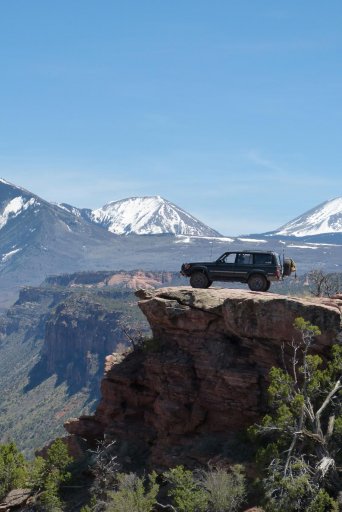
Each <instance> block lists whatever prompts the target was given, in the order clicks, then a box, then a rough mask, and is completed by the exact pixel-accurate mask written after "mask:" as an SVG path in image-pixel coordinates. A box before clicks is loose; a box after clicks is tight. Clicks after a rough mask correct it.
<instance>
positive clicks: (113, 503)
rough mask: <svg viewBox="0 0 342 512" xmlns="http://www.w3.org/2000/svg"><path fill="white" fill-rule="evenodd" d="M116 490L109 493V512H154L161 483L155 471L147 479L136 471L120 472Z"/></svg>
mask: <svg viewBox="0 0 342 512" xmlns="http://www.w3.org/2000/svg"><path fill="white" fill-rule="evenodd" d="M117 478H118V484H117V490H116V491H115V492H111V493H109V497H110V502H109V504H108V507H107V509H106V510H107V511H108V512H152V511H153V509H154V505H155V504H156V501H157V494H158V491H159V485H158V484H157V482H156V479H157V474H156V473H155V472H153V473H151V474H150V475H149V476H148V482H146V479H144V478H139V477H138V476H137V475H136V474H134V473H129V474H124V473H118V475H117Z"/></svg>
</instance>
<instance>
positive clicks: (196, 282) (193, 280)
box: [190, 272, 211, 288]
mask: <svg viewBox="0 0 342 512" xmlns="http://www.w3.org/2000/svg"><path fill="white" fill-rule="evenodd" d="M190 284H191V286H192V287H193V288H209V286H210V285H211V281H209V279H208V278H207V276H206V275H205V274H203V272H194V273H193V274H191V276H190Z"/></svg>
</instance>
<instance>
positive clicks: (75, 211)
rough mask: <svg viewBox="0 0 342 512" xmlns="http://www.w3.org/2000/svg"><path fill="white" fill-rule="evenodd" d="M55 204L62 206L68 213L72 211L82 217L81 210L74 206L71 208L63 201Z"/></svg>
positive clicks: (76, 215)
mask: <svg viewBox="0 0 342 512" xmlns="http://www.w3.org/2000/svg"><path fill="white" fill-rule="evenodd" d="M53 204H55V205H56V206H58V208H60V209H61V210H64V211H66V212H68V213H72V214H73V215H75V217H81V212H80V210H79V209H78V208H75V207H74V206H72V207H70V208H67V207H66V206H64V205H63V204H62V203H53Z"/></svg>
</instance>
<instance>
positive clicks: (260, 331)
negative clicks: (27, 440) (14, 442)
mask: <svg viewBox="0 0 342 512" xmlns="http://www.w3.org/2000/svg"><path fill="white" fill-rule="evenodd" d="M137 295H138V297H139V298H140V302H139V306H140V308H141V309H142V311H143V312H144V314H145V315H146V317H147V319H148V321H149V323H150V325H151V328H152V331H153V342H151V343H149V344H148V345H147V347H146V348H145V349H144V350H138V351H134V352H133V353H131V354H129V355H128V356H127V357H126V358H125V359H124V361H122V362H121V363H119V364H114V365H113V366H111V367H110V365H109V369H107V373H106V375H105V378H104V379H103V381H102V387H101V390H102V400H101V402H100V404H99V406H98V407H97V410H96V413H95V415H94V416H92V417H81V418H79V419H78V420H70V421H69V422H68V423H67V424H66V429H67V431H68V432H69V433H71V434H75V435H80V436H82V437H85V438H87V439H89V440H92V439H95V438H99V437H102V436H104V435H106V436H108V437H109V438H116V439H118V440H119V441H120V442H121V446H123V447H124V448H123V451H124V453H125V454H126V456H127V458H128V459H129V457H131V459H132V458H135V459H139V457H140V459H141V462H142V463H144V464H146V463H147V464H150V465H153V466H173V465H175V464H178V463H186V464H191V463H194V462H197V461H202V462H204V461H207V460H209V459H212V458H215V457H217V456H222V455H223V456H225V457H228V458H234V457H235V458H236V455H238V454H237V453H235V452H236V451H239V447H238V446H237V445H236V435H235V434H236V433H237V432H239V431H241V430H242V429H244V428H246V427H247V426H248V425H250V424H251V423H253V422H254V421H255V420H257V419H258V417H260V415H261V414H262V413H263V412H264V410H265V405H266V388H267V375H268V371H269V369H270V368H271V367H272V366H273V365H280V364H281V345H282V343H285V345H289V344H290V343H291V341H292V339H293V337H295V336H296V335H297V333H296V332H295V330H294V329H293V327H292V325H293V321H294V319H295V318H296V317H298V316H302V317H304V318H305V319H306V320H309V321H310V322H311V323H313V324H315V325H318V326H319V327H320V329H321V331H322V333H323V334H322V335H321V336H320V337H319V338H318V339H317V341H316V344H315V347H314V350H316V351H320V352H324V350H325V349H326V348H327V346H328V345H330V344H331V343H332V342H334V341H336V339H340V338H341V312H342V300H341V299H335V300H333V299H326V300H323V299H320V300H318V299H317V300H302V299H298V298H289V297H285V296H281V295H274V294H271V293H258V292H250V291H242V290H227V289H215V288H213V289H210V290H196V289H192V288H188V287H183V288H166V289H165V288H164V289H160V290H141V291H139V292H137Z"/></svg>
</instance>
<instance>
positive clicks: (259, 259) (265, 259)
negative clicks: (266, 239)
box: [254, 254, 272, 265]
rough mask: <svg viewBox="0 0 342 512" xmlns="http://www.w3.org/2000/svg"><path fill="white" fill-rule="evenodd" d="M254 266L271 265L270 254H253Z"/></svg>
mask: <svg viewBox="0 0 342 512" xmlns="http://www.w3.org/2000/svg"><path fill="white" fill-rule="evenodd" d="M254 264H255V265H272V254H254Z"/></svg>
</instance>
